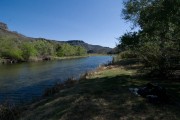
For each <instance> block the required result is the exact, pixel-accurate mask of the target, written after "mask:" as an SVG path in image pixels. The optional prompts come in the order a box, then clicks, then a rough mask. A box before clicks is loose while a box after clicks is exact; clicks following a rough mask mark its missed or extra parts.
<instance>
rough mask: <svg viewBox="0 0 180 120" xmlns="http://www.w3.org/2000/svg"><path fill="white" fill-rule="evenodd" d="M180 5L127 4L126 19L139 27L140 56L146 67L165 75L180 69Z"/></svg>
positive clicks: (158, 0)
mask: <svg viewBox="0 0 180 120" xmlns="http://www.w3.org/2000/svg"><path fill="white" fill-rule="evenodd" d="M179 6H180V1H179V0H127V1H126V2H124V9H123V11H122V13H123V16H124V19H125V20H128V21H131V22H133V24H134V25H135V26H137V25H138V26H139V27H140V29H141V32H140V33H139V39H138V44H139V45H138V46H139V47H138V50H137V52H138V54H139V57H140V58H141V60H142V61H143V62H144V63H145V65H146V66H148V67H151V69H152V70H157V71H159V73H161V74H163V75H167V74H169V73H172V72H173V71H174V70H176V69H178V68H177V66H178V64H179V60H180V54H179V53H180V7H179Z"/></svg>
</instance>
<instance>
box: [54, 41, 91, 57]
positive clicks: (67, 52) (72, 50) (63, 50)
mask: <svg viewBox="0 0 180 120" xmlns="http://www.w3.org/2000/svg"><path fill="white" fill-rule="evenodd" d="M86 53H87V51H86V50H85V49H84V48H83V47H80V46H71V45H69V44H63V45H60V46H58V49H57V56H59V57H62V56H81V55H85V54H86Z"/></svg>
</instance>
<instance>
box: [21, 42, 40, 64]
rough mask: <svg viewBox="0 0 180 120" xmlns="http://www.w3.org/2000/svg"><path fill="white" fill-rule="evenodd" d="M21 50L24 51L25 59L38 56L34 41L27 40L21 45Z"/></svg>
mask: <svg viewBox="0 0 180 120" xmlns="http://www.w3.org/2000/svg"><path fill="white" fill-rule="evenodd" d="M21 50H22V52H23V55H22V56H23V58H24V60H26V61H27V60H29V58H30V57H33V56H37V54H38V51H37V49H35V47H34V44H33V43H32V42H25V43H23V44H22V45H21Z"/></svg>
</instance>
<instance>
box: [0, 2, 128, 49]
mask: <svg viewBox="0 0 180 120" xmlns="http://www.w3.org/2000/svg"><path fill="white" fill-rule="evenodd" d="M122 7H123V4H122V0H0V21H2V22H5V23H7V24H8V26H9V29H10V30H12V31H17V32H19V33H22V34H24V35H26V36H29V37H42V38H47V39H53V40H65V41H66V40H83V41H85V42H87V43H90V44H94V45H102V46H108V47H115V45H116V43H118V41H117V40H116V38H118V37H119V36H121V35H123V34H124V33H125V32H127V31H129V30H130V25H129V24H128V23H127V22H126V21H124V20H123V19H122V17H121V10H122Z"/></svg>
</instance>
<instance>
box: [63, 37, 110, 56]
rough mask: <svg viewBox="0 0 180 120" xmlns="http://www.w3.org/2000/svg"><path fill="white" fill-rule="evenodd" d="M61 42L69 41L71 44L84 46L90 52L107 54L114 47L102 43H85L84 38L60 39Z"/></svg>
mask: <svg viewBox="0 0 180 120" xmlns="http://www.w3.org/2000/svg"><path fill="white" fill-rule="evenodd" d="M60 42H62V43H68V44H70V45H75V46H82V47H84V48H85V49H86V50H87V52H88V53H99V54H106V53H109V52H111V51H112V48H109V47H103V46H100V45H91V44H88V43H85V42H84V41H82V40H69V41H60Z"/></svg>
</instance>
